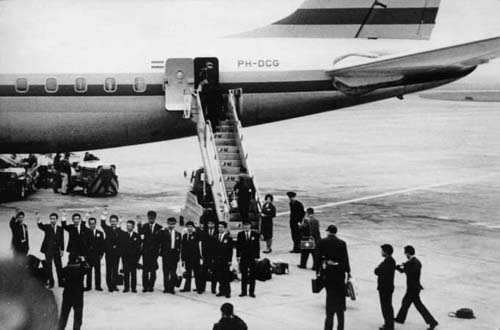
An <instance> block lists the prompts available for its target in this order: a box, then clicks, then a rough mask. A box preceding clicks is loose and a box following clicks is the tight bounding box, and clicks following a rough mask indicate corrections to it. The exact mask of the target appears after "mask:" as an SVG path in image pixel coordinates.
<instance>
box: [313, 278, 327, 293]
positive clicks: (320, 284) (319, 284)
mask: <svg viewBox="0 0 500 330" xmlns="http://www.w3.org/2000/svg"><path fill="white" fill-rule="evenodd" d="M311 286H312V292H313V293H320V292H321V290H323V288H324V287H325V281H324V280H323V278H322V277H321V276H317V277H316V278H313V279H312V280H311Z"/></svg>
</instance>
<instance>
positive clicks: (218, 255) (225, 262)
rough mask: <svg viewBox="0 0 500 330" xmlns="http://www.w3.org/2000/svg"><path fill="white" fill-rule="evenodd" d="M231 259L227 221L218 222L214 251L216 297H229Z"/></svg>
mask: <svg viewBox="0 0 500 330" xmlns="http://www.w3.org/2000/svg"><path fill="white" fill-rule="evenodd" d="M232 260H233V240H232V239H231V237H230V236H229V233H228V232H227V223H226V222H225V221H220V222H219V233H218V237H217V249H216V252H215V278H216V279H217V282H218V283H219V293H218V294H217V297H222V296H224V297H226V298H230V297H231V284H230V282H231V279H230V276H231V273H230V267H231V262H232Z"/></svg>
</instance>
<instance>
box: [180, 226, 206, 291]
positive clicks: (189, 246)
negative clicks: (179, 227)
mask: <svg viewBox="0 0 500 330" xmlns="http://www.w3.org/2000/svg"><path fill="white" fill-rule="evenodd" d="M186 228H187V232H186V233H184V235H183V236H182V248H181V259H182V262H183V264H184V268H185V274H186V282H185V283H184V288H183V289H182V290H181V292H190V291H191V278H192V276H193V273H194V280H195V283H196V291H197V292H198V293H199V294H201V293H203V290H202V289H203V279H202V277H203V276H202V273H201V241H200V240H201V238H200V234H199V233H197V232H195V228H194V223H193V222H192V221H188V222H186Z"/></svg>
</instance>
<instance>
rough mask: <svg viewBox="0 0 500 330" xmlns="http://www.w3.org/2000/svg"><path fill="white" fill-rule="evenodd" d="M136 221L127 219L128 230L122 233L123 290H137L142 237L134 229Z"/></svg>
mask: <svg viewBox="0 0 500 330" xmlns="http://www.w3.org/2000/svg"><path fill="white" fill-rule="evenodd" d="M134 227H135V222H134V221H133V220H128V221H127V230H126V231H123V232H122V234H121V242H120V255H121V258H122V264H123V277H124V284H123V285H124V288H123V292H129V291H130V290H132V292H134V293H135V292H137V264H138V263H139V259H140V258H141V249H142V243H141V237H140V236H139V234H138V233H136V232H135V231H134Z"/></svg>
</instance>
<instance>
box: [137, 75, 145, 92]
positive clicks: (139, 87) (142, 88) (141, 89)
mask: <svg viewBox="0 0 500 330" xmlns="http://www.w3.org/2000/svg"><path fill="white" fill-rule="evenodd" d="M134 91H136V92H138V93H143V92H145V91H146V79H144V78H142V77H136V78H135V79H134Z"/></svg>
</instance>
